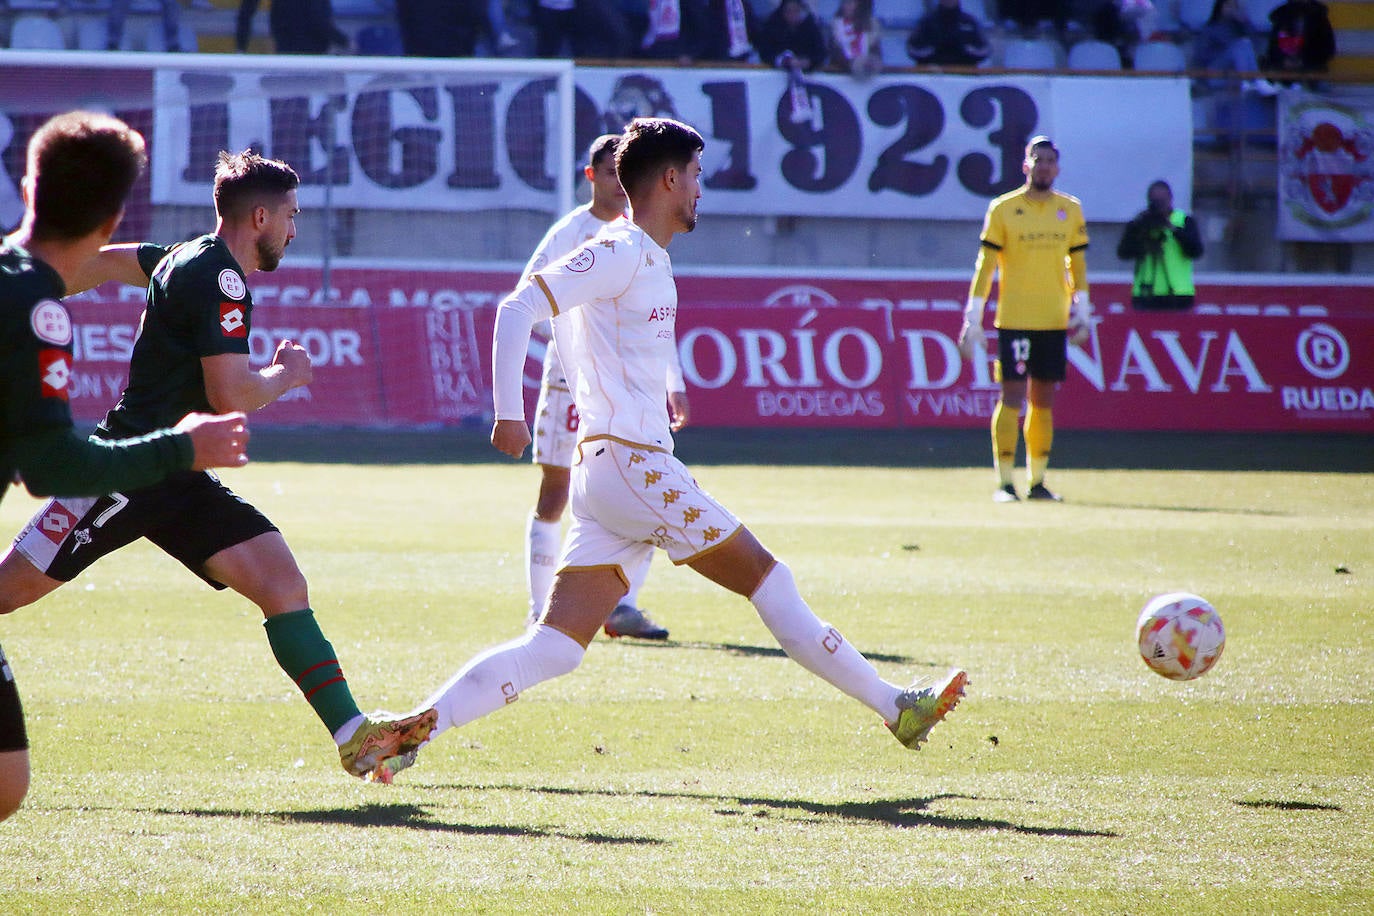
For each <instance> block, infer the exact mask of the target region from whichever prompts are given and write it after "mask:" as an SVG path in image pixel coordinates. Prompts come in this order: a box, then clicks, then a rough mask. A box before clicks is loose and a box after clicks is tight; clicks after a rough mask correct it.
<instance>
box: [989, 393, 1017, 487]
mask: <svg viewBox="0 0 1374 916" xmlns="http://www.w3.org/2000/svg"><path fill="white" fill-rule="evenodd" d="M1016 414H1017V411H1016V410H1015V409H1014V408H1011V407H1008V406H1007V405H1006V404H1003V403H1002V402H1001V401H1000V400H999V401H998V402H997V406H996V407H994V408H993V410H992V458H993V463H994V464H995V465H996V467H997V482H998V484H999V485H1000V486H1003V487H1005V486H1010V485H1011V478H1012V472H1013V471H1014V470H1015V468H1016V438H1017V435H1018V434H1019V433H1020V430H1019V429H1017V420H1018V417H1017V416H1016Z"/></svg>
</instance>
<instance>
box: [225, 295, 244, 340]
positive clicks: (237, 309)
mask: <svg viewBox="0 0 1374 916" xmlns="http://www.w3.org/2000/svg"><path fill="white" fill-rule="evenodd" d="M219 326H220V327H221V328H223V329H224V336H225V337H247V336H248V324H247V323H246V322H245V321H244V320H243V306H241V305H238V304H236V303H233V302H221V303H220V304H219Z"/></svg>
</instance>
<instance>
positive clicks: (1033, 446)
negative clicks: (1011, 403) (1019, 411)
mask: <svg viewBox="0 0 1374 916" xmlns="http://www.w3.org/2000/svg"><path fill="white" fill-rule="evenodd" d="M1053 444H1054V411H1053V410H1051V409H1050V408H1048V407H1036V406H1035V405H1034V404H1028V405H1026V468H1027V470H1028V471H1029V472H1030V481H1029V482H1030V485H1031V486H1035V485H1036V484H1038V483H1044V482H1045V471H1046V469H1047V468H1049V466H1050V446H1051V445H1053Z"/></svg>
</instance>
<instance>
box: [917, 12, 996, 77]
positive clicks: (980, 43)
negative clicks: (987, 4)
mask: <svg viewBox="0 0 1374 916" xmlns="http://www.w3.org/2000/svg"><path fill="white" fill-rule="evenodd" d="M906 53H907V54H909V55H910V56H911V59H912V60H913V61H915V62H916V63H917V64H921V65H927V64H930V65H962V66H966V67H974V66H977V65H978V64H980V63H982V62H983V61H984V60H986V59H987V57H988V55H989V54H991V53H992V48H991V46H990V45H989V44H988V40H987V38H986V37H985V36H984V35H983V27H982V26H981V25H979V24H978V20H977V19H974V18H973V17H972V16H970V15H969V14H968V13H966V12H964V11H963V10H962V9H960V8H959V0H939V3H938V4H937V5H936V6H935V8H934V9H932V10H931V11H930V12H928V13H926V14H925V15H924V16H922V17H921V19H920V21H919V22H917V23H916V28H915V29H913V30H912V32H911V36H910V37H909V38H907V40H906Z"/></svg>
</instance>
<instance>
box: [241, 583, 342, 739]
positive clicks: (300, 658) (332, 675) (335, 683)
mask: <svg viewBox="0 0 1374 916" xmlns="http://www.w3.org/2000/svg"><path fill="white" fill-rule="evenodd" d="M262 625H263V628H264V629H265V630H267V642H268V644H269V645H271V647H272V654H273V655H275V656H276V658H277V664H278V665H281V670H283V671H285V672H286V676H287V677H289V678H291V680H293V681H295V682H296V686H297V687H299V688H300V691H301V693H303V694H304V695H305V701H306V702H307V703H309V704H310V707H311V708H312V709H314V710H315V715H317V716H319V717H320V721H321V722H323V723H324V725H325V728H327V729H329V731H330V733H331V734H334V733H337V732H338V731H339V730H340V729H341V728H343V726H345V725H346V724H348V723H350V722H352V721H353V720H354V719H357V720H358V721H361V719H362V714H361V713H360V712H359V711H358V704H357V703H355V702H354V701H353V692H352V691H351V690H349V689H348V681H347V680H346V679H345V678H344V675H343V669H342V668H340V667H339V660H338V658H337V656H335V654H334V647H333V646H332V645H330V644H329V640H327V639H325V638H324V633H322V632H320V626H319V624H318V623H316V622H315V612H314V611H312V610H310V608H302V609H301V610H299V611H288V612H287V613H285V614H276V615H274V616H272V617H268V618H267V619H266V620H264V621H263V622H262ZM345 737H347V736H345Z"/></svg>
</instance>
